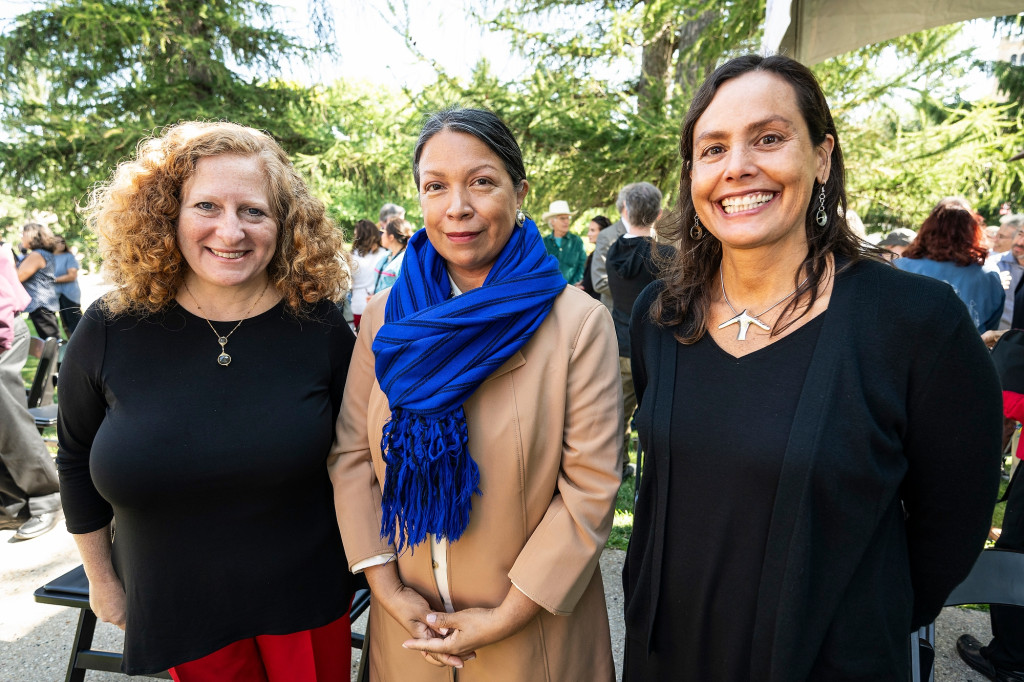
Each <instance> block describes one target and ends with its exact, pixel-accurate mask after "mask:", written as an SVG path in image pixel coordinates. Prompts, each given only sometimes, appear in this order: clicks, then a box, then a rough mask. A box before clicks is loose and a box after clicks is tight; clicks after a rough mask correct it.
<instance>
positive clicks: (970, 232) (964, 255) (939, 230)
mask: <svg viewBox="0 0 1024 682" xmlns="http://www.w3.org/2000/svg"><path fill="white" fill-rule="evenodd" d="M986 256H988V248H987V247H986V246H985V233H984V231H983V229H982V227H981V226H980V225H979V224H978V222H977V220H975V217H974V213H973V212H972V211H971V208H970V206H968V205H967V203H966V202H965V201H964V200H963V199H958V198H956V197H949V198H946V199H943V200H942V201H940V202H939V203H938V204H936V206H935V208H933V209H932V212H931V213H930V214H928V217H927V218H925V219H924V223H922V224H921V229H920V231H918V233H917V238H916V239H914V241H913V242H911V244H910V246H908V247H907V248H906V249H905V250H904V251H903V256H902V257H901V258H897V259H896V267H898V268H899V269H900V270H906V271H907V272H914V273H917V274H919V275H925V276H927V277H932V278H934V279H941V280H942V281H943V282H946V283H947V284H949V285H950V286H951V287H953V290H954V291H956V295H957V296H959V297H960V300H961V301H963V302H964V305H966V306H967V309H968V311H969V312H970V313H971V320H972V321H973V322H974V326H976V327H977V328H978V332H979V333H982V332H986V331H989V330H990V329H995V328H996V327H997V326H999V318H1000V316H1001V315H1002V313H1003V303H1004V302H1005V299H1006V292H1004V291H1003V285H1002V283H1001V281H1000V279H999V271H998V270H996V269H995V268H994V267H991V266H988V265H986V264H985V258H986Z"/></svg>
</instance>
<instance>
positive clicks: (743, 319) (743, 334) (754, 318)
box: [718, 268, 807, 341]
mask: <svg viewBox="0 0 1024 682" xmlns="http://www.w3.org/2000/svg"><path fill="white" fill-rule="evenodd" d="M723 270H724V268H719V270H718V277H719V280H720V281H721V282H722V298H724V299H725V304H726V305H727V306H729V310H731V311H732V312H733V315H735V317H732V318H730V319H728V320H726V321H725V322H723V323H722V324H720V325H718V328H719V329H725V328H726V327H728V326H729V325H731V324H737V325H739V328H740V333H739V335H738V336H737V337H736V340H737V341H746V340H747V329H749V328H750V325H755V326H758V327H760V328H761V329H763V330H765V331H766V332H767V331H771V329H772V328H771V327H770V326H769V325H767V324H765V323H764V322H762V321H761V320H760V319H759V318H760V317H761V316H763V315H767V314H768V313H770V312H771V311H773V310H775V308H777V307H779V306H780V305H781V304H782V303H783V301H786V300H788V299H789V298H790V297H791V296H792V295H793V294H795V293H796V292H798V291H800V287H802V286H803V285H804V284H805V283H806V282H807V277H804V281H803V282H800V284H798V285H797V287H796V289H793V291H791V292H789V293H788V294H786V295H785V296H783V297H782V298H780V299H779V300H778V301H776V302H775V303H773V304H772V305H770V306H768V308H767V309H765V310H762V311H761V312H760V313H758V314H757V315H750V314H748V313H747V310H746V308H744V309H743V312H737V310H736V308H735V307H734V306H733V304H732V302H731V301H730V300H729V296H728V294H726V293H725V275H724V274H723V272H722V271H723Z"/></svg>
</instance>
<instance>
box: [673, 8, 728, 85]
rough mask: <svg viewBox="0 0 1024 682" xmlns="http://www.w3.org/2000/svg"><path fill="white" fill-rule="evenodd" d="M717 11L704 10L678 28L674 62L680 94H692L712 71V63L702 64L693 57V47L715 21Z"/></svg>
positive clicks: (713, 66)
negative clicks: (676, 55)
mask: <svg viewBox="0 0 1024 682" xmlns="http://www.w3.org/2000/svg"><path fill="white" fill-rule="evenodd" d="M718 12H719V10H717V9H709V10H705V11H704V12H702V13H701V15H700V16H699V17H697V18H695V19H693V18H690V19H688V20H687V21H685V22H684V23H683V25H682V26H680V27H679V34H678V38H679V41H678V46H679V58H678V59H677V60H676V73H675V82H676V85H677V86H678V87H679V90H680V92H683V93H692V92H693V91H694V90H696V89H697V87H698V86H699V85H700V84H701V83H702V82H703V81H704V79H705V78H707V77H708V75H710V74H711V72H712V71H713V70H714V68H715V65H714V63H713V62H712V63H710V64H702V63H700V62H698V61H697V60H696V59H695V58H694V57H693V52H692V49H691V48H693V46H694V45H695V44H696V43H697V41H698V40H699V39H700V36H701V34H702V33H704V31H705V30H706V29H707V28H708V26H710V25H711V23H712V22H713V21H714V20H715V17H716V16H717V13H718Z"/></svg>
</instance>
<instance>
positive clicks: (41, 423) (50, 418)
mask: <svg viewBox="0 0 1024 682" xmlns="http://www.w3.org/2000/svg"><path fill="white" fill-rule="evenodd" d="M28 413H29V414H31V415H32V419H34V420H35V422H36V428H37V429H39V430H40V431H42V430H43V429H45V428H47V427H50V426H56V425H57V406H56V405H42V406H41V407H30V408H28Z"/></svg>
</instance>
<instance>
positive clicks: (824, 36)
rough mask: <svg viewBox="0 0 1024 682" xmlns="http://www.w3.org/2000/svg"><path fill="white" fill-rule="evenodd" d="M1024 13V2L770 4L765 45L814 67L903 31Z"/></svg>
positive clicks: (826, 0) (810, 0)
mask: <svg viewBox="0 0 1024 682" xmlns="http://www.w3.org/2000/svg"><path fill="white" fill-rule="evenodd" d="M1022 11H1024V0H768V8H767V14H766V18H765V29H764V42H763V44H762V47H763V49H764V50H766V51H768V52H780V53H782V54H785V55H788V56H790V57H793V58H794V59H796V60H797V61H800V62H802V63H804V64H808V65H809V64H817V63H818V62H822V61H825V60H826V59H828V58H830V57H835V56H836V55H838V54H843V53H844V52H849V51H850V50H856V49H857V48H859V47H863V46H865V45H871V44H874V43H878V42H881V41H883V40H891V39H892V38H896V37H897V36H901V35H904V34H907V33H916V32H917V31H923V30H924V29H927V28H934V27H935V26H945V25H946V24H953V23H956V22H958V21H967V20H969V19H977V18H979V17H995V16H1002V15H1008V14H1017V13H1018V12H1022Z"/></svg>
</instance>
